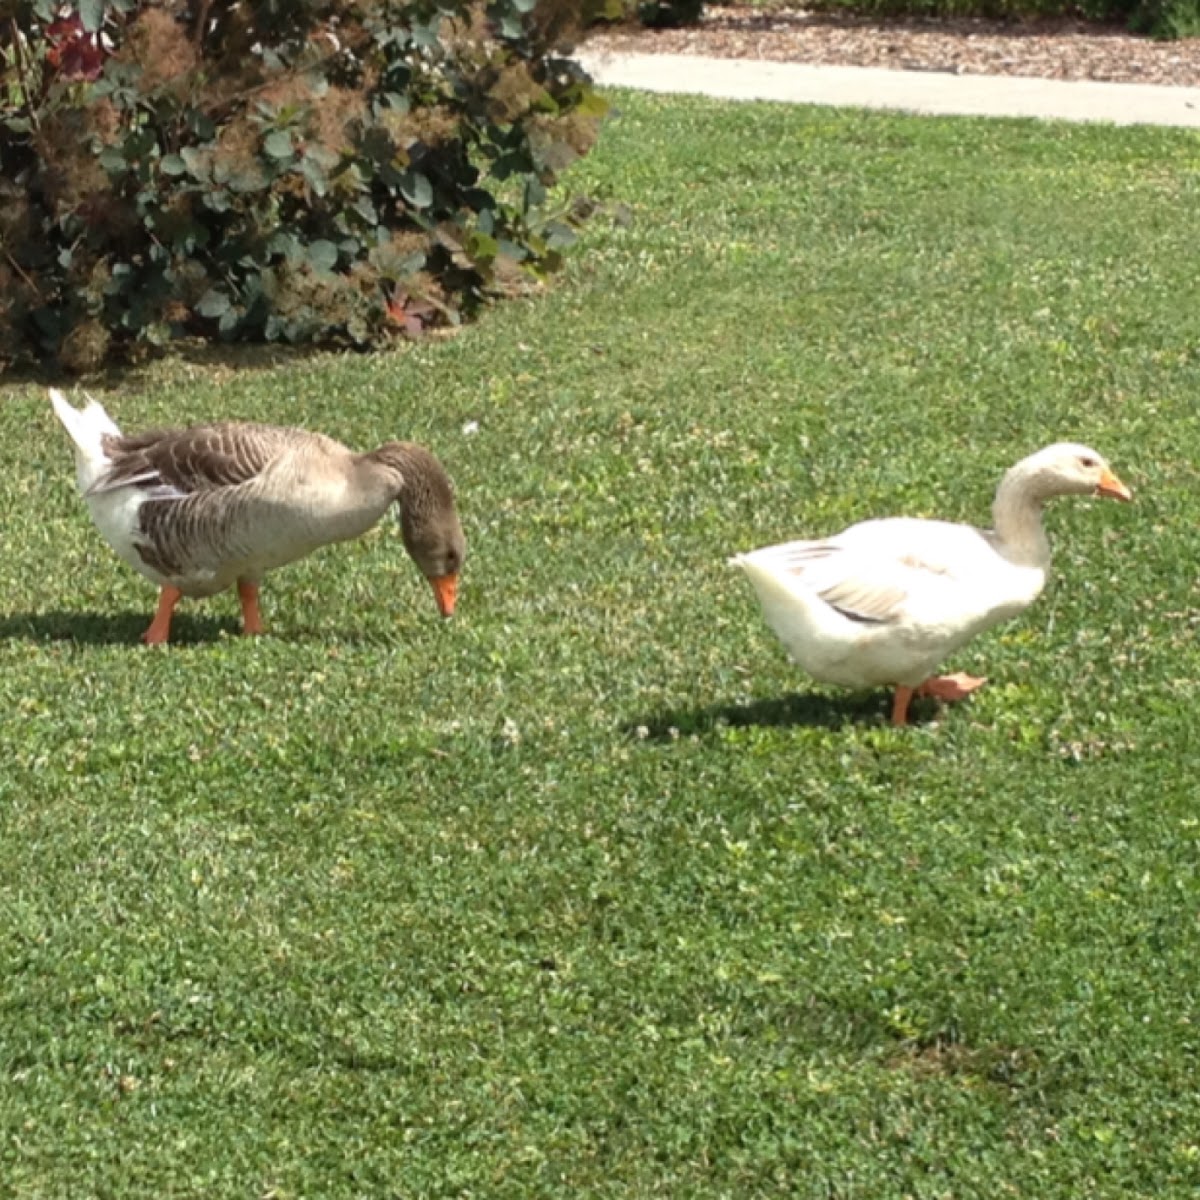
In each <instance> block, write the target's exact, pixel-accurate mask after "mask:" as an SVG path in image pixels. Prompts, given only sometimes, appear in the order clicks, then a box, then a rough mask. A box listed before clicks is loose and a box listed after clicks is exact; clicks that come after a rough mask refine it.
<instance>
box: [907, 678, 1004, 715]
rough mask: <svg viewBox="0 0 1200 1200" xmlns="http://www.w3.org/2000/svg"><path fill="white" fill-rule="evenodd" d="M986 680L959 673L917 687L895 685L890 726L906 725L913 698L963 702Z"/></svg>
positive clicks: (927, 681)
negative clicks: (909, 706)
mask: <svg viewBox="0 0 1200 1200" xmlns="http://www.w3.org/2000/svg"><path fill="white" fill-rule="evenodd" d="M985 683H987V679H986V678H985V677H984V676H981V675H966V674H964V673H963V672H961V671H959V672H958V673H957V674H955V675H934V676H933V678H931V679H927V680H925V682H924V683H923V684H921V685H920V686H919V687H915V688H910V687H903V686H901V685H900V684H897V685H896V694H895V696H894V697H893V698H892V724H893V725H907V724H908V705H909V702H910V701H911V700H912V698H913V697H914V696H932V697H933V698H934V699H935V700H941V701H948V700H965V699H966V698H967V697H968V696H969V695H970V694H971V693H972V692H974V691H976V690H977V689H978V688H981V687H983V685H984V684H985Z"/></svg>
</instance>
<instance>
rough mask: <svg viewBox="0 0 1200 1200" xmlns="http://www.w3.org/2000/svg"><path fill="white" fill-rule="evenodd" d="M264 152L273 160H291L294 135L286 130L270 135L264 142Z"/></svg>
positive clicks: (278, 130) (275, 131)
mask: <svg viewBox="0 0 1200 1200" xmlns="http://www.w3.org/2000/svg"><path fill="white" fill-rule="evenodd" d="M263 150H265V151H266V153H267V154H268V155H269V156H270V157H271V158H291V157H292V135H291V134H290V133H288V131H287V130H286V129H276V130H274V131H273V132H272V133H268V134H267V136H266V139H265V140H264V141H263Z"/></svg>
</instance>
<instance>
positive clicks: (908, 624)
mask: <svg viewBox="0 0 1200 1200" xmlns="http://www.w3.org/2000/svg"><path fill="white" fill-rule="evenodd" d="M1089 494H1092V495H1097V496H1111V497H1114V498H1116V499H1118V500H1130V499H1132V495H1131V493H1130V491H1129V489H1128V488H1127V487H1126V486H1125V485H1124V484H1123V483H1122V482H1121V481H1120V480H1119V479H1118V478H1117V476H1116V475H1115V474H1114V473H1113V471H1112V469H1111V468H1110V467H1109V465H1108V464H1107V463H1106V462H1105V461H1104V459H1103V458H1102V457H1101V456H1100V455H1099V454H1097V453H1096V451H1095V450H1091V449H1089V448H1088V447H1087V446H1079V445H1075V444H1072V443H1065V442H1064V443H1059V444H1057V445H1053V446H1047V447H1046V448H1045V449H1044V450H1039V451H1038V452H1037V453H1036V454H1031V455H1030V456H1029V457H1028V458H1025V459H1022V460H1021V461H1020V462H1019V463H1017V465H1016V466H1014V467H1012V468H1011V469H1010V470H1009V471H1008V472H1007V473H1006V474H1005V476H1004V478H1003V479H1002V480H1001V482H1000V487H999V489H998V490H997V492H996V500H995V503H994V504H993V506H992V519H993V521H994V523H995V524H994V528H992V529H990V530H985V529H976V528H975V527H974V526H971V525H955V524H951V523H949V522H947V521H929V520H922V519H916V518H910V517H891V518H885V519H883V520H875V521H863V522H862V523H860V524H858V525H852V526H851V527H850V528H849V529H846V530H844V531H843V532H842V533H839V534H837V535H836V536H834V537H830V538H825V539H822V540H818V541H798V542H788V543H785V544H783V545H778V546H768V547H766V548H765V549H762V550H754V551H751V552H750V553H748V554H740V555H737V556H736V557H735V558H733V559H731V560H730V561H731V562H732V563H734V564H736V565H737V566H739V567H741V568H742V570H743V571H745V572H746V574H747V575H748V576H749V578H750V582H751V583H752V584H753V585H754V588H755V591H756V592H757V593H758V598H759V601H760V602H761V604H762V608H763V614H764V615H765V617H766V620H767V624H768V625H770V627H771V628H772V629H773V630H774V631H775V633H776V634H777V635H778V637H779V639H780V641H782V642H783V644H784V646H785V647H786V649H787V650H788V652H789V654H790V655H791V657H792V658H793V659H794V660H795V662H796V663H798V664H799V665H800V666H801V667H802V668H803V669H804V670H805V671H807V672H808V673H809V674H810V675H811V676H813V678H814V679H818V680H820V681H821V682H823V683H832V684H838V685H840V686H843V687H850V688H866V687H878V686H881V685H885V684H890V685H895V688H896V692H895V698H894V701H893V704H892V721H893V723H894V724H896V725H903V724H905V723H906V721H907V719H908V705H909V702H910V700H911V699H912V697H913V695H914V694H916V695H929V696H934V697H936V698H938V699H940V700H959V699H962V698H963V697H964V696H966V695H968V694H970V693H971V692H973V691H974V690H975V689H976V688H978V687H980V686H981V685H982V684H984V683H985V682H986V680H985V679H981V678H976V677H974V676H971V675H964V674H957V675H947V676H935V675H934V671H935V669H936V668H937V665H938V663H940V662H941V661H942V659H944V658H946V657H947V656H948V655H949V654H951V653H953V652H954V651H955V650H957V649H958V648H959V647H960V646H962V645H963V644H964V643H966V642H968V641H970V640H971V638H973V637H975V636H976V635H977V634H980V633H982V632H983V631H984V630H985V629H988V628H990V627H991V626H993V625H995V624H997V623H999V622H1000V621H1004V620H1007V619H1008V618H1009V617H1014V616H1016V615H1017V614H1018V613H1020V612H1023V611H1024V610H1025V609H1026V608H1028V607H1029V605H1030V604H1032V603H1033V601H1034V600H1035V599H1037V597H1038V595H1039V593H1040V592H1041V590H1042V588H1043V586H1044V585H1045V582H1046V573H1047V570H1048V569H1049V566H1050V546H1049V543H1048V542H1047V541H1046V534H1045V531H1044V530H1043V528H1042V507H1043V505H1044V504H1045V503H1046V501H1047V500H1050V499H1052V498H1053V497H1055V496H1070V495H1089Z"/></svg>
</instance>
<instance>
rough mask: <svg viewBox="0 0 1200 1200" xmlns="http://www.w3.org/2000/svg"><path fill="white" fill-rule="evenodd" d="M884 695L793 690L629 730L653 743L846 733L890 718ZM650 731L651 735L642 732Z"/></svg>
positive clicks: (655, 719)
mask: <svg viewBox="0 0 1200 1200" xmlns="http://www.w3.org/2000/svg"><path fill="white" fill-rule="evenodd" d="M880 696H881V693H878V692H866V693H857V694H854V695H850V696H820V695H813V694H811V693H808V692H794V693H792V695H790V696H780V697H777V698H774V699H770V700H755V701H753V702H752V703H750V704H710V705H705V706H704V707H701V708H681V709H675V710H672V711H670V712H660V713H655V714H653V715H652V716H648V717H644V718H642V719H641V720H640V721H635V722H633V723H631V724H629V725H626V726H625V732H626V733H629V734H635V735H636V736H638V737H649V738H651V739H652V740H654V741H669V740H673V739H674V738H677V737H680V736H685V737H686V736H691V735H693V734H705V733H711V732H712V731H713V730H714V729H717V728H719V727H721V726H733V727H735V728H736V727H739V726H747V725H761V726H774V727H777V728H785V729H786V728H788V727H790V726H795V725H805V726H808V727H810V728H813V729H843V728H845V727H846V726H847V725H877V724H879V722H880V720H881V719H882V718H883V717H884V716H886V711H885V707H884V706H883V705H882V703H881V700H880ZM642 730H646V731H647V732H646V733H642Z"/></svg>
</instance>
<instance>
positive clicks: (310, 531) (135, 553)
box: [50, 388, 466, 644]
mask: <svg viewBox="0 0 1200 1200" xmlns="http://www.w3.org/2000/svg"><path fill="white" fill-rule="evenodd" d="M50 402H51V404H52V405H53V408H54V412H55V414H56V415H57V416H58V419H59V420H60V421H61V422H62V423H63V426H64V427H65V428H66V431H67V433H68V434H70V437H71V441H72V442H74V444H75V464H76V477H77V479H78V483H79V490H80V491H81V492H82V493H83V498H84V500H85V501H86V503H87V506H88V510H89V511H90V513H91V515H92V520H93V521H94V522H95V524H96V527H97V529H99V531H100V533H101V535H102V536H103V538H104V540H105V541H106V542H108V544H109V545H110V546H111V547H112V548H113V549H114V550H115V551H116V552H117V554H118V555H119V556H120V557H121V558H122V559H123V560H124V561H125V562H126V563H128V564H129V566H131V567H132V568H133V569H134V570H135V571H138V572H139V573H140V574H142V575H144V576H145V577H146V578H147V579H150V580H152V581H153V582H154V583H156V584H157V585H158V586H159V588H161V592H160V595H159V602H158V611H157V613H156V614H155V617H154V620H153V621H152V622H151V624H150V627H149V628H148V629H147V630H146V632H145V633H144V634H143V635H142V640H143V641H145V642H148V643H151V644H153V643H159V642H165V641H166V640H167V638H168V637H169V635H170V629H171V615H172V613H173V612H174V610H175V605H176V604H178V602H179V600H180V598H181V597H183V596H212V595H215V594H216V593H217V592H222V591H225V590H226V589H227V588H231V587H234V586H236V587H237V591H238V597H239V599H240V601H241V606H242V619H243V629H244V631H245V632H246V633H247V634H256V633H261V632H262V630H263V625H262V617H261V615H260V613H259V607H258V587H259V581H260V580H261V579H262V576H263V575H264V574H266V572H268V571H272V570H274V569H275V568H277V567H281V566H283V565H284V564H286V563H289V562H294V561H295V560H296V559H298V558H303V557H304V556H305V555H307V554H311V553H312V552H313V551H314V550H316V549H318V548H319V547H321V546H325V545H328V544H329V543H331V542H340V541H346V540H347V539H350V538H355V537H359V536H360V535H361V534H364V533H366V531H367V530H368V529H370V528H371V527H372V526H373V525H375V524H376V522H377V521H379V519H380V518H381V517H382V516H383V515H384V513H385V512H387V510H388V509H389V508H390V507H391V506H392V504H395V505H396V506H397V508H398V510H399V518H400V531H401V536H402V539H403V541H404V546H405V549H407V551H408V553H409V555H410V556H411V557H412V559H413V560H414V561H415V562H416V564H417V566H418V567H419V568H420V569H421V572H422V573H423V574H424V575H425V576H426V578H428V580H429V582H430V584H431V585H432V587H433V590H434V595H435V597H436V599H437V602H438V607H439V609H440V610H441V612H442V614H443V615H444V616H449V615H450V614H451V613H452V612H453V611H454V604H455V599H456V595H457V590H458V573H459V570H460V569H461V567H462V563H463V558H464V556H465V554H466V543H465V541H464V539H463V533H462V527H461V525H460V524H459V520H458V514H457V512H456V511H455V507H454V494H453V490H452V488H451V485H450V480H449V478H448V476H447V475H446V472H445V470H444V469H443V468H442V465H441V463H439V462H438V460H437V459H436V458H435V457H434V456H433V455H432V454H430V453H429V451H428V450H425V449H424V448H422V447H421V446H417V445H414V444H413V443H411V442H388V443H386V444H385V445H383V446H381V447H380V448H379V449H378V450H372V451H370V452H368V453H366V454H355V453H354V452H353V451H351V450H349V449H347V447H345V446H343V445H342V444H341V443H340V442H335V441H334V440H333V439H332V438H328V437H325V435H324V434H320V433H310V432H308V431H307V430H304V429H292V428H283V427H280V426H275V425H255V424H249V423H243V422H236V421H231V422H224V423H222V424H216V425H196V426H193V427H191V428H189V429H164V430H156V431H154V432H150V433H143V434H139V435H135V436H130V437H126V436H124V435H123V434H122V433H121V431H120V430H119V429H118V428H117V426H116V425H115V424H114V423H113V421H112V419H111V418H110V417H109V415H108V413H106V412H105V411H104V409H103V407H102V406H101V405H100V404H99V403H97V402H96V401H95V400H91V401H90V402H89V403H88V405H87V406H86V407H84V408H82V409H76V408H73V407H72V406H71V405H70V404H68V403H67V401H66V399H65V397H64V396H63V395H62V393H61V392H59V391H57V390H55V389H53V388H51V389H50Z"/></svg>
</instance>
